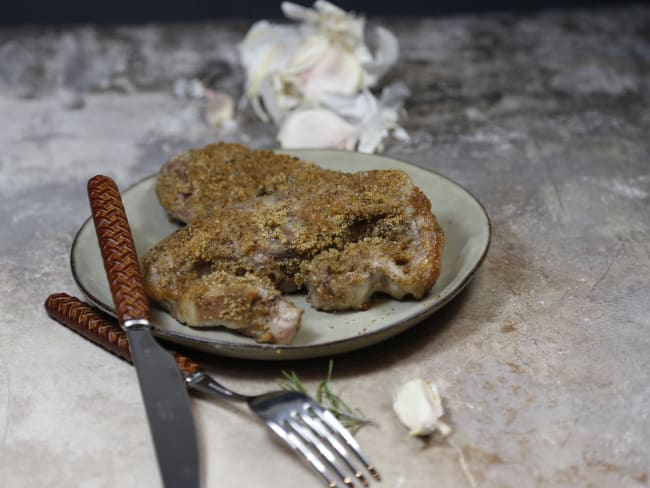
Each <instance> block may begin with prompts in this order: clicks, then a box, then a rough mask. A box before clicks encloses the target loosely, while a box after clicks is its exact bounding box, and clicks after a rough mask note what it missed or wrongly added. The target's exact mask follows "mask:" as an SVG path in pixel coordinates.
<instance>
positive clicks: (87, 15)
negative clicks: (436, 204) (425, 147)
mask: <svg viewBox="0 0 650 488" xmlns="http://www.w3.org/2000/svg"><path fill="white" fill-rule="evenodd" d="M3 3H4V5H2V6H1V8H0V24H24V23H31V24H34V23H37V24H38V23H75V22H92V23H114V22H120V23H122V22H126V23H131V22H151V21H187V20H209V19H215V18H224V17H232V18H254V19H258V18H261V17H264V18H271V19H272V18H280V17H282V13H281V11H280V0H257V1H250V0H248V1H247V0H230V1H220V0H94V1H93V0H90V1H89V0H9V1H5V2H3ZM295 3H300V4H302V5H312V3H313V1H311V0H308V1H305V0H298V1H296V2H295ZM333 3H334V4H336V5H338V6H340V7H342V8H344V9H345V10H353V11H357V12H362V13H364V14H366V15H392V14H400V15H442V14H445V15H449V14H461V13H480V12H497V11H530V10H539V9H544V8H567V7H590V6H603V5H612V6H614V5H621V4H625V3H637V4H638V3H647V2H639V1H637V2H624V1H612V0H609V1H598V0H573V1H570V0H569V1H568V0H565V1H558V0H519V1H515V0H415V1H409V0H392V1H386V0H354V1H345V0H341V1H338V2H337V1H334V2H333Z"/></svg>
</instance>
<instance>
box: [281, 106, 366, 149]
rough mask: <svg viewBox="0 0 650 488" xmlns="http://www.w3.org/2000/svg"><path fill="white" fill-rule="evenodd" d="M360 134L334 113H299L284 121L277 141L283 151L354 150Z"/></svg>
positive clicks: (301, 111) (324, 111)
mask: <svg viewBox="0 0 650 488" xmlns="http://www.w3.org/2000/svg"><path fill="white" fill-rule="evenodd" d="M358 134H359V131H358V129H357V127H355V126H353V125H351V124H349V123H348V122H346V121H345V120H344V119H342V118H341V117H339V116H338V115H336V114H335V113H334V112H331V111H329V110H325V109H322V108H314V109H299V110H294V111H293V112H291V113H290V114H289V115H288V116H287V118H286V119H285V120H284V123H283V124H282V127H281V128H280V132H279V133H278V141H279V142H280V145H281V146H282V147H284V148H335V149H346V150H352V149H354V147H355V145H356V143H357V139H358Z"/></svg>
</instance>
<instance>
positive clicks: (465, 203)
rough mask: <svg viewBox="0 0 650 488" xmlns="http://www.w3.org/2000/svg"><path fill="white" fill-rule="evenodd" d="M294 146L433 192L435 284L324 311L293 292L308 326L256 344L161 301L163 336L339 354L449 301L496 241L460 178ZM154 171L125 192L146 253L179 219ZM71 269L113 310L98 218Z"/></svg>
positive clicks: (253, 353)
mask: <svg viewBox="0 0 650 488" xmlns="http://www.w3.org/2000/svg"><path fill="white" fill-rule="evenodd" d="M287 152H289V153H290V154H293V155H295V156H298V157H300V158H302V159H305V160H308V161H313V162H315V163H317V164H319V165H320V166H323V167H325V168H330V169H334V170H341V171H363V170H368V169H389V168H392V169H401V170H403V171H405V172H406V173H408V174H409V175H410V176H411V178H413V181H414V182H415V183H416V184H417V185H418V186H419V187H420V188H421V189H422V190H423V191H424V193H426V195H427V196H428V197H429V199H430V200H431V205H432V209H433V212H434V213H435V214H436V216H437V217H438V220H439V222H440V225H441V226H442V228H443V229H444V232H445V248H444V252H443V255H442V272H441V274H440V278H439V279H438V282H437V283H436V285H435V287H434V288H433V290H431V292H430V293H429V295H428V296H426V297H425V298H424V299H423V300H420V301H413V300H411V301H408V300H407V301H397V300H393V299H390V298H385V297H382V298H377V299H375V300H374V302H373V303H372V305H371V307H370V309H369V310H366V311H354V312H343V313H326V312H319V311H317V310H315V309H313V308H311V306H310V305H309V304H308V303H307V302H306V300H305V295H304V294H297V295H293V296H292V299H293V300H294V302H295V303H296V304H297V305H298V306H299V307H301V308H303V309H304V310H305V313H304V315H303V319H302V327H301V329H300V331H299V332H298V334H297V335H296V337H295V339H294V341H293V343H292V344H290V345H283V346H279V345H270V344H257V343H256V342H255V341H254V340H253V339H250V338H248V337H243V336H240V335H238V334H236V333H235V332H231V331H229V330H227V329H223V328H218V327H215V328H190V327H187V326H184V325H182V324H180V323H179V322H177V321H176V320H175V319H173V318H172V317H171V316H170V315H168V314H167V313H166V312H164V311H162V310H158V309H154V310H153V311H152V312H153V313H152V315H153V317H152V318H153V324H154V326H155V334H156V336H158V337H160V338H162V339H165V340H168V341H171V342H175V343H178V344H182V345H184V346H187V347H191V348H195V349H200V350H203V351H207V352H212V353H215V354H220V355H224V356H233V357H240V358H247V359H264V360H269V359H276V360H278V359H302V358H311V357H319V356H325V355H332V354H339V353H343V352H347V351H352V350H355V349H360V348H363V347H366V346H370V345H372V344H376V343H378V342H380V341H383V340H385V339H388V338H389V337H392V336H394V335H396V334H399V333H400V332H403V331H405V330H406V329H408V328H410V327H412V326H414V325H415V324H417V323H418V322H420V321H422V320H423V319H425V318H426V317H428V316H430V315H431V314H433V313H434V312H435V311H436V310H438V309H440V308H441V307H442V306H443V305H445V304H446V303H447V302H449V301H450V300H451V299H452V298H453V297H454V296H456V294H458V292H460V291H461V290H462V289H463V287H464V286H465V285H466V284H467V283H468V282H469V280H470V278H471V277H472V275H473V274H474V272H475V271H476V269H477V268H478V266H479V265H480V264H481V261H482V260H483V258H484V256H485V253H486V252H487V249H488V246H489V243H490V221H489V219H488V216H487V214H486V212H485V209H484V208H483V206H482V205H481V204H480V203H479V202H478V200H477V199H476V198H475V197H474V196H473V195H471V194H470V193H468V192H467V191H466V190H465V189H463V188H462V187H460V186H459V185H457V184H456V183H454V182H452V181H450V180H448V179H446V178H444V177H442V176H440V175H438V174H436V173H433V172H430V171H427V170H424V169H421V168H418V167H416V166H413V165H411V164H408V163H404V162H401V161H396V160H394V159H389V158H385V157H380V156H374V155H367V154H360V153H353V152H345V151H332V150H292V151H287ZM154 185H155V176H152V177H149V178H147V179H145V180H143V181H140V182H139V183H137V184H135V185H134V186H132V187H131V188H129V189H128V190H126V191H124V192H123V195H122V197H123V200H124V206H125V209H126V212H127V215H128V218H129V222H130V224H131V229H132V231H133V237H134V240H135V244H136V247H137V250H138V254H139V255H140V256H142V255H144V254H145V253H146V252H147V250H148V249H149V248H151V247H152V246H153V245H154V244H155V243H156V242H158V241H159V240H160V239H162V238H163V237H165V236H166V235H168V234H170V233H171V232H173V231H174V230H175V229H176V228H177V227H176V226H175V225H174V224H172V223H170V221H169V219H168V218H167V215H166V213H165V211H164V210H163V208H162V207H161V206H160V205H159V204H158V200H157V198H156V195H155V192H154ZM71 264H72V272H73V274H74V277H75V279H76V280H77V283H78V285H79V287H80V288H81V289H82V290H83V292H84V293H85V294H86V296H87V297H88V299H89V300H90V301H91V302H92V303H94V304H95V305H96V306H98V307H99V308H101V309H103V310H105V311H107V312H109V313H114V311H113V307H112V299H111V295H110V291H109V289H108V282H107V281H106V275H105V274H104V268H103V265H102V259H101V255H100V253H99V247H98V245H97V238H96V237H95V230H94V227H93V223H92V221H91V220H90V219H89V220H87V221H86V222H85V223H84V224H83V225H82V227H81V229H80V230H79V232H78V234H77V236H76V238H75V241H74V243H73V246H72V253H71Z"/></svg>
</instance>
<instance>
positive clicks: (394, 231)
mask: <svg viewBox="0 0 650 488" xmlns="http://www.w3.org/2000/svg"><path fill="white" fill-rule="evenodd" d="M218 147H219V154H221V155H223V154H224V150H225V149H226V148H225V147H224V145H220V146H218ZM214 148H215V146H212V147H210V151H214ZM239 151H240V146H235V147H234V151H233V153H235V154H239ZM261 153H262V156H263V157H262V158H261V161H264V162H265V163H264V164H268V165H271V164H272V163H273V162H274V160H273V157H271V155H273V153H269V152H266V151H263V152H261ZM187 154H188V153H185V156H184V157H183V158H175V159H174V160H172V161H170V162H169V163H168V165H169V166H167V167H166V170H169V171H173V172H176V174H177V175H178V174H183V173H185V175H188V174H191V175H192V177H190V178H188V177H187V176H182V177H181V178H180V180H181V182H180V183H182V184H187V183H191V187H192V192H191V195H192V196H195V195H197V192H201V195H202V198H206V197H207V195H208V193H207V192H205V188H204V187H202V186H201V184H200V183H197V182H200V181H201V179H200V178H197V177H196V175H197V174H198V173H199V172H193V171H194V170H196V168H191V166H192V165H191V161H193V160H192V159H191V157H189V158H188V157H187ZM202 156H205V153H203V154H202ZM222 157H223V156H222ZM199 159H200V158H197V159H195V160H199ZM278 159H280V160H281V161H282V162H283V163H284V166H281V167H282V168H284V170H285V171H286V172H282V173H278V172H276V171H273V170H272V168H269V167H267V166H265V165H264V164H262V165H261V166H260V167H259V168H258V169H257V172H256V175H255V176H251V175H249V180H247V181H246V183H245V184H244V185H242V186H239V185H238V183H237V182H238V179H237V178H238V177H239V172H240V168H239V167H238V165H237V163H232V161H233V160H234V159H228V158H223V159H221V160H220V161H219V162H218V163H217V164H216V165H215V166H213V167H212V168H211V169H210V170H209V174H210V175H212V173H213V172H219V175H220V176H219V179H220V181H222V182H227V181H232V182H233V183H232V185H233V187H234V188H235V191H233V192H230V194H231V195H232V194H233V193H237V194H238V195H241V196H240V197H230V200H227V202H226V206H223V207H218V206H217V205H216V204H214V203H213V199H211V202H212V205H211V209H210V211H209V212H203V211H202V210H201V209H202V208H203V207H202V206H200V205H198V204H197V203H196V201H190V200H189V197H187V196H181V197H180V198H177V199H176V200H174V199H173V198H172V199H171V200H169V199H164V198H161V200H162V201H163V202H164V201H167V202H169V201H175V202H176V203H178V202H181V201H183V203H182V204H179V205H176V206H175V207H173V208H172V209H171V212H172V213H173V214H174V215H176V216H178V215H182V216H183V218H185V219H187V220H189V224H188V225H187V226H186V227H184V228H181V229H179V230H178V231H176V232H175V233H173V234H172V235H171V236H169V237H168V238H166V239H165V240H163V241H161V242H160V243H159V244H157V245H156V246H155V247H154V248H153V249H152V250H151V251H150V252H149V253H148V254H147V255H146V256H145V258H144V274H145V282H146V287H147V292H148V294H149V295H150V297H151V298H153V299H154V300H155V301H157V302H158V303H160V304H161V305H162V306H163V307H164V308H166V309H167V310H168V311H169V312H170V313H171V314H172V315H173V316H174V317H176V318H177V319H178V320H180V321H181V322H184V323H186V324H188V325H192V326H202V325H226V326H228V327H231V328H235V329H239V330H240V332H242V333H244V334H247V335H251V336H253V337H254V338H255V339H256V340H257V341H259V342H276V343H287V342H289V341H290V340H291V338H292V337H293V335H294V334H295V332H296V331H297V329H298V327H299V323H300V316H301V314H302V311H301V310H299V309H297V308H296V307H295V305H293V303H292V302H290V301H289V300H288V299H286V298H284V297H283V296H282V295H281V292H293V291H297V290H300V289H303V288H306V289H307V300H308V301H309V303H310V304H311V305H312V306H314V307H315V308H317V309H319V310H327V311H334V310H344V309H364V308H367V306H368V303H369V300H370V298H371V296H372V295H373V294H375V293H377V292H383V293H386V294H388V295H390V296H392V297H394V298H398V299H402V298H404V297H406V296H412V297H414V298H416V299H419V298H422V297H423V296H424V295H425V294H426V293H427V291H428V290H429V289H430V288H431V287H432V286H433V285H434V283H435V281H436V279H437V277H438V274H439V272H440V254H441V249H442V243H443V236H442V231H441V229H440V227H439V226H438V223H437V221H436V219H435V217H434V216H433V214H432V213H431V205H430V203H429V201H428V199H427V198H426V196H425V195H424V194H423V193H422V192H421V191H420V190H419V189H418V188H417V187H416V186H415V185H413V183H412V182H411V180H410V178H409V177H408V176H407V175H406V174H405V173H403V172H402V171H397V170H386V171H380V170H376V171H366V172H359V173H340V172H335V171H327V170H323V169H320V168H318V167H317V166H315V165H312V164H311V163H305V162H302V161H299V160H296V159H294V158H288V157H285V156H280V157H278ZM179 161H184V162H185V164H186V165H187V164H188V161H190V163H189V166H190V167H187V166H186V167H185V168H183V171H181V172H180V173H179V166H180V165H179ZM224 161H225V163H224ZM203 163H204V162H202V164H203ZM251 164H252V163H251ZM202 170H205V169H202ZM303 170H304V171H303ZM163 173H164V171H163ZM161 174H162V173H161ZM265 175H266V176H265ZM274 178H275V179H274ZM270 180H273V181H272V182H271V183H268V182H269V181H270ZM203 181H206V180H205V179H203ZM278 182H279V183H278ZM166 185H168V183H166V184H164V185H162V186H163V188H165V187H168V186H166ZM160 188H161V185H159V194H160V193H161V192H160ZM214 188H218V190H217V191H216V192H215V195H216V198H215V199H214V200H218V199H219V198H221V196H222V195H225V194H226V193H229V192H227V191H226V189H227V184H225V183H224V184H221V187H219V186H213V189H214ZM219 188H222V189H223V190H221V189H219ZM260 188H262V190H260ZM221 192H223V193H221ZM244 194H246V195H248V197H245V196H243V195H244ZM256 195H259V196H256ZM226 198H227V197H226ZM237 198H241V200H239V201H238V200H237Z"/></svg>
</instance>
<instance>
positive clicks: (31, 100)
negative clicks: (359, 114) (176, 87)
mask: <svg viewBox="0 0 650 488" xmlns="http://www.w3.org/2000/svg"><path fill="white" fill-rule="evenodd" d="M373 20H376V19H373ZM383 23H384V24H385V25H387V26H388V27H390V28H391V29H393V30H394V31H395V32H396V33H397V34H398V36H399V38H400V41H401V45H402V56H401V60H400V64H399V66H398V69H396V70H394V71H393V73H392V74H391V77H392V78H395V79H397V78H402V79H404V80H405V81H406V82H407V84H408V85H409V86H410V87H411V89H412V91H413V95H412V97H411V99H410V101H409V103H408V105H407V109H408V120H407V121H406V122H405V126H406V128H407V129H408V131H409V132H410V134H411V136H412V140H411V142H410V143H407V144H404V143H400V144H396V143H393V144H388V145H387V147H386V153H387V154H388V155H391V156H395V157H398V158H402V159H405V160H409V161H412V162H415V163H417V164H419V165H422V166H425V167H427V168H431V169H434V170H436V171H439V172H440V173H442V174H444V175H447V176H448V177H450V178H452V179H454V180H456V181H458V182H459V183H461V184H463V185H465V186H466V187H467V188H469V189H471V190H472V191H473V192H474V193H476V194H477V195H478V196H479V198H480V199H481V200H482V201H483V202H484V204H485V205H486V207H487V210H488V212H489V213H490V215H491V217H492V223H493V228H494V235H493V242H492V247H491V250H490V252H489V255H488V258H487V260H486V261H485V263H484V265H483V267H482V268H481V270H480V272H479V273H478V274H477V276H476V278H475V279H474V281H473V282H472V283H471V285H470V286H469V287H468V288H467V289H466V291H465V292H463V293H462V294H461V295H460V296H459V297H458V298H457V299H455V300H454V302H453V303H451V304H450V305H449V306H447V307H446V308H445V309H444V310H443V311H442V312H441V313H438V314H436V315H435V316H434V317H432V318H431V319H429V320H427V321H426V322H425V323H423V324H421V325H420V326H418V327H416V328H414V329H412V330H411V331H409V332H407V333H405V334H403V335H401V336H399V337H397V338H395V339H393V340H390V341H388V342H386V343H384V344H381V345H378V346H375V347H372V348H369V349H367V350H363V351H359V352H356V353H353V354H348V355H344V356H340V357H337V358H336V360H335V378H334V384H335V388H336V389H337V390H338V391H339V392H340V393H341V394H342V395H343V396H344V397H346V398H348V399H350V401H351V403H353V404H354V405H356V406H358V407H360V408H361V409H362V410H364V411H365V412H366V413H367V414H368V415H369V416H370V417H371V418H372V419H374V420H375V422H376V425H375V426H373V427H369V428H365V429H363V430H362V431H361V432H360V433H359V435H358V437H359V439H360V441H361V442H362V444H364V445H365V446H366V448H367V451H368V453H369V454H370V456H371V457H372V458H373V459H374V460H375V462H376V464H377V465H378V466H379V467H380V468H381V470H382V473H383V475H384V478H385V480H384V483H383V484H382V485H381V486H386V487H396V488H397V487H415V488H425V487H431V486H441V487H442V486H449V487H462V486H471V487H474V486H496V487H517V488H525V487H532V486H548V487H575V486H611V487H636V486H647V485H648V476H649V475H650V407H649V406H648V405H650V318H649V317H650V314H649V313H648V303H650V279H649V276H650V244H649V242H650V137H649V134H650V110H649V108H650V107H649V102H650V97H649V96H648V95H649V94H650V10H649V9H647V8H641V7H637V8H635V7H628V8H620V9H613V10H595V11H590V12H587V11H564V12H545V13H539V14H529V15H526V16H510V15H506V14H503V15H493V16H488V17H454V18H439V19H426V18H423V19H385V20H384V21H383ZM247 26H248V25H247V24H246V23H239V24H232V23H230V24H226V23H217V22H215V23H204V24H196V25H184V24H179V25H147V26H130V27H102V28H94V27H75V28H69V29H63V28H57V29H50V28H47V27H39V28H36V27H34V28H16V29H4V30H0V114H2V130H0V148H1V149H2V150H1V151H0V215H1V216H2V220H1V221H2V227H1V228H0V235H1V239H2V240H1V245H0V316H1V317H2V319H1V320H2V326H1V327H0V480H2V481H1V482H0V484H2V486H6V487H23V486H49V487H51V488H63V487H65V488H67V487H70V486H79V487H107V488H108V487H115V486H120V487H124V488H126V487H136V486H137V487H141V486H147V487H149V486H158V484H159V478H158V474H157V468H156V463H155V459H154V453H153V449H152V446H151V443H150V440H149V433H148V428H147V425H146V421H145V418H144V411H143V409H142V405H141V400H140V393H139V390H138V386H137V383H136V379H135V375H134V371H133V370H132V368H131V367H130V366H128V365H127V364H126V363H124V362H122V361H120V360H118V359H116V358H114V357H112V356H110V355H107V353H105V352H104V351H101V350H99V349H98V348H94V347H91V346H90V345H89V344H88V343H87V342H86V341H84V340H82V339H80V338H79V337H77V336H75V335H74V334H72V333H71V332H69V331H67V330H66V329H64V328H63V327H60V326H58V325H56V324H54V323H53V322H52V321H50V320H49V319H48V318H47V317H46V315H45V313H44V311H43V307H42V303H43V301H44V300H45V298H46V297H47V295H48V294H49V293H52V292H56V291H67V292H69V293H72V294H79V291H78V290H77V288H76V286H75V283H74V281H73V279H72V276H71V273H70V269H69V258H68V253H69V250H70V245H71V243H72V239H73V236H74V233H75V231H76V230H77V228H78V227H79V225H80V224H81V223H82V222H83V220H84V219H85V218H86V217H87V216H88V214H89V209H88V205H87V202H86V195H85V183H86V181H87V179H88V178H89V177H90V176H92V175H94V174H96V173H99V172H102V173H106V174H109V175H111V176H113V177H115V178H116V179H117V181H118V183H119V184H120V186H126V185H129V184H131V183H133V182H135V181H136V180H138V179H139V178H141V177H143V176H145V175H148V174H150V173H153V172H155V171H156V169H157V168H158V167H159V166H160V164H161V163H162V162H163V161H164V160H165V159H166V158H167V157H168V156H169V155H171V154H173V153H174V152H176V151H179V150H181V149H184V148H188V147H193V146H198V145H202V144H204V143H207V142H210V141H215V140H228V141H241V142H244V143H246V144H248V145H250V146H254V147H273V146H274V144H275V142H274V141H275V136H274V131H273V129H272V128H271V127H268V126H264V125H263V124H261V123H260V122H258V121H256V120H255V118H254V117H253V115H252V114H251V113H250V111H247V110H245V111H240V112H239V114H238V116H237V126H236V128H231V129H229V130H227V131H226V130H218V129H214V128H210V127H208V126H206V125H205V124H204V123H203V122H202V121H201V118H200V115H199V114H200V102H199V101H195V100H182V99H177V98H174V96H173V92H172V84H173V81H174V80H175V79H177V78H178V77H181V76H188V77H193V76H198V77H200V78H202V79H204V80H206V82H207V83H208V84H209V85H211V86H213V87H215V88H219V89H221V90H223V91H226V92H228V93H231V94H232V95H235V96H239V95H240V94H241V91H242V80H243V74H242V71H241V68H240V67H239V65H238V64H237V53H236V49H235V46H236V43H237V42H238V41H239V40H240V39H241V37H242V35H243V34H244V32H245V31H246V28H247ZM199 358H200V359H201V360H204V361H205V362H206V364H207V365H208V367H209V369H210V370H211V371H212V372H213V373H214V374H215V376H217V377H219V378H221V379H222V380H223V381H224V383H226V384H228V385H231V386H232V387H234V388H237V389H240V390H242V391H244V392H259V391H263V390H265V389H268V388H271V387H273V383H274V379H275V378H276V377H278V375H279V372H280V370H281V369H283V368H292V369H294V370H295V371H297V372H298V373H299V374H300V375H301V376H303V378H304V379H305V381H306V382H307V384H308V386H310V387H313V386H315V385H316V383H317V382H318V380H319V379H321V378H322V377H323V376H324V374H325V371H326V367H327V359H326V358H324V359H322V360H311V361H301V362H295V363H291V364H281V363H272V364H265V363H259V362H247V361H240V360H233V359H223V358H218V357H209V356H199ZM416 376H419V377H423V378H426V379H429V380H432V381H435V382H437V384H438V385H439V388H440V391H441V393H442V395H443V396H444V398H445V406H446V408H447V410H448V416H447V420H448V421H449V423H450V424H452V425H453V427H454V430H455V433H454V435H453V436H452V437H451V438H450V439H448V440H447V441H443V440H439V439H435V438H432V439H428V440H420V439H414V438H410V437H409V436H408V435H407V433H406V431H405V429H404V428H403V427H402V426H401V425H400V424H399V423H398V421H397V419H396V417H395V416H394V414H393V413H392V410H391V396H392V394H393V392H394V391H395V388H396V387H397V386H398V385H399V384H401V383H402V382H404V381H406V380H407V379H410V378H412V377H416ZM193 405H194V409H195V415H196V420H197V423H198V426H199V435H200V442H201V452H202V455H203V474H204V480H205V486H206V487H216V486H220V487H239V486H267V485H269V484H273V485H276V486H286V487H303V486H319V481H318V479H317V478H316V477H315V476H314V475H313V474H312V473H311V472H310V471H309V470H308V469H307V468H305V467H303V465H301V464H300V463H298V462H296V461H294V458H293V456H292V454H291V453H290V452H288V451H287V450H286V449H284V448H283V447H282V446H281V445H279V444H277V443H276V442H275V441H274V439H273V438H272V437H271V435H270V434H269V433H268V432H267V431H266V430H265V429H263V428H262V426H261V425H260V424H258V423H256V422H254V421H252V420H251V417H250V415H249V414H248V412H246V411H245V410H244V409H243V408H240V406H238V405H225V404H219V403H214V402H209V401H206V400H204V399H198V398H197V399H195V400H194V401H193Z"/></svg>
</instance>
